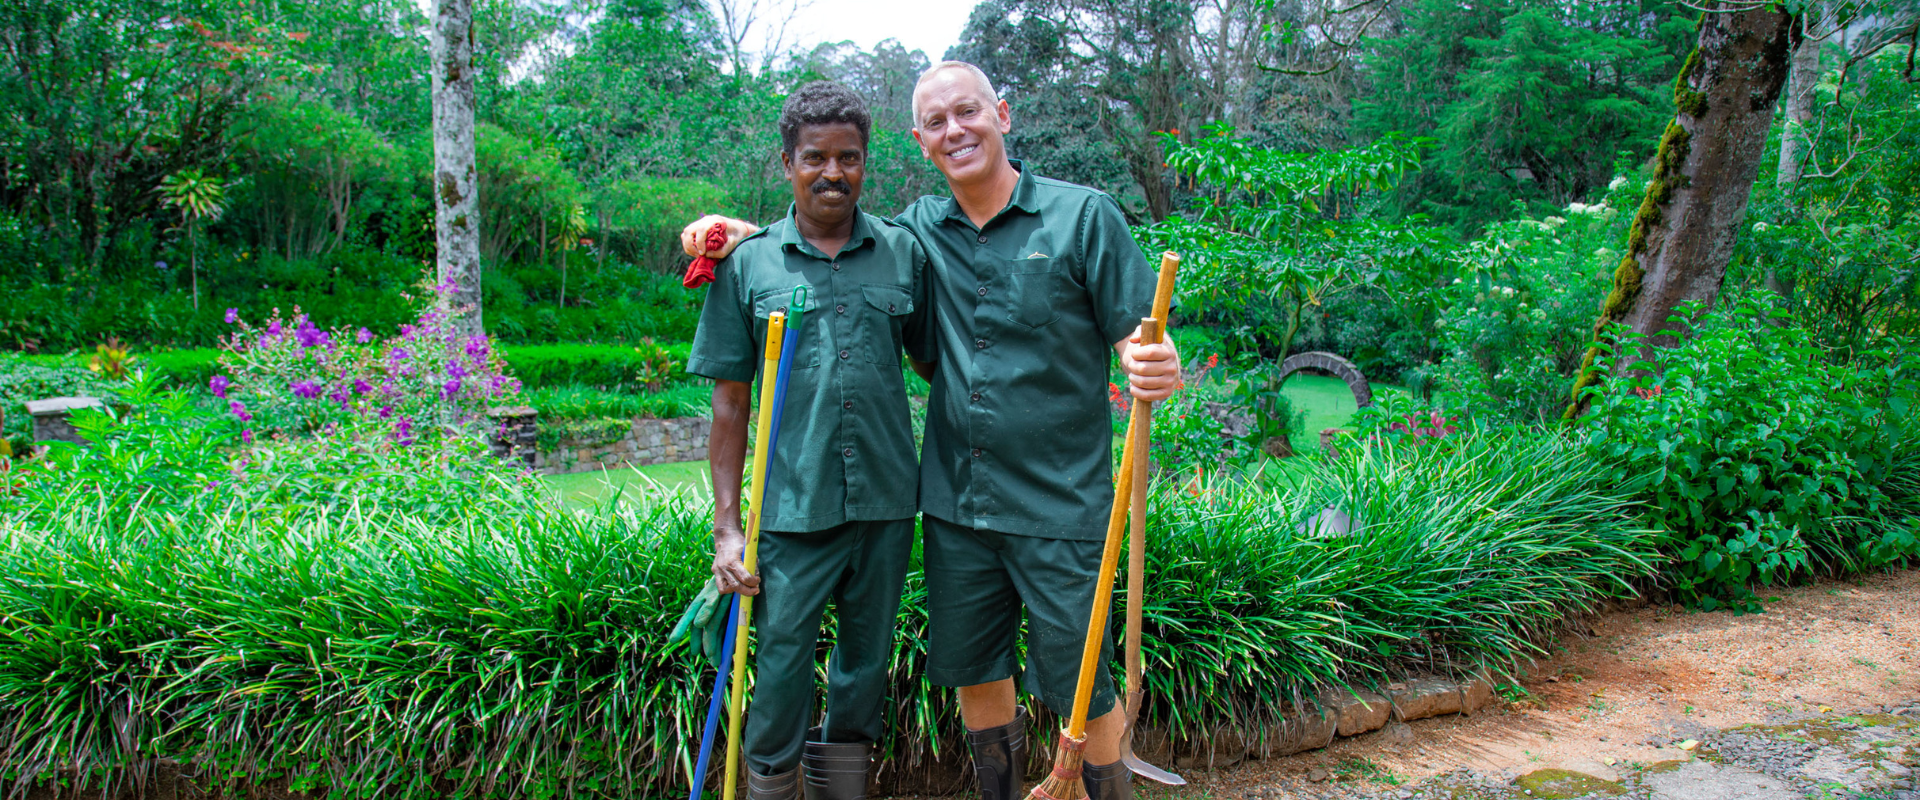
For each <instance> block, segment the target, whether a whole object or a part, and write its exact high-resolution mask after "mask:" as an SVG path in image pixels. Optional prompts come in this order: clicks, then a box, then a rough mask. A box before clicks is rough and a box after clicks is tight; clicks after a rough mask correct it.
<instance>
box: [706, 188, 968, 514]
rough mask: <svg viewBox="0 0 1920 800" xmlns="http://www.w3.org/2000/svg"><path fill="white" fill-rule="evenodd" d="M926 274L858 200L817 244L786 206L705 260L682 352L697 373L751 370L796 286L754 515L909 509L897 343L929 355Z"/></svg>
mask: <svg viewBox="0 0 1920 800" xmlns="http://www.w3.org/2000/svg"><path fill="white" fill-rule="evenodd" d="M928 277H929V276H928V275H927V257H926V252H925V251H924V250H923V249H922V248H921V246H920V244H919V242H918V241H916V240H915V238H914V237H913V235H912V234H911V233H909V232H907V231H906V230H905V229H903V228H901V227H899V226H897V225H895V224H893V223H890V222H888V221H886V220H882V219H879V218H876V217H872V216H869V215H867V214H865V213H860V214H859V215H858V216H857V217H856V218H855V220H854V225H853V236H852V238H850V239H848V240H847V244H846V246H845V247H843V248H841V250H840V254H839V255H838V256H836V257H828V256H827V255H826V254H825V253H822V252H821V251H820V250H819V248H816V247H814V246H813V245H812V244H809V243H808V242H807V241H806V239H804V238H802V237H801V236H800V231H799V229H798V228H797V227H795V224H794V220H793V211H792V210H791V209H789V210H788V211H787V218H786V219H784V220H782V221H780V222H778V223H775V224H773V225H770V226H768V227H767V228H765V229H764V230H761V231H760V232H758V233H756V234H754V235H752V236H749V237H747V238H746V239H743V240H741V242H740V244H739V246H738V247H736V248H735V249H734V251H733V254H732V255H731V256H729V257H728V258H727V259H726V260H724V261H722V262H721V263H720V265H719V266H718V267H716V268H715V270H714V281H713V285H712V286H710V287H708V289H707V301H706V306H705V307H704V308H703V309H701V312H700V328H699V330H698V331H697V332H695V333H694V337H693V351H692V354H691V355H690V356H689V357H688V358H687V371H688V372H691V373H693V374H695V375H704V376H707V377H709V378H718V379H722V380H730V381H741V382H748V381H752V380H753V379H754V376H755V373H757V372H758V371H759V370H760V367H761V358H762V352H761V351H762V349H763V348H764V347H765V345H766V340H767V318H768V317H769V316H770V315H771V314H772V313H773V312H774V311H776V310H782V309H788V307H789V305H790V304H791V302H792V297H793V290H794V287H797V286H807V287H810V290H809V295H810V296H809V298H808V300H807V304H806V306H805V308H804V309H803V314H802V319H801V324H800V329H799V331H798V333H797V334H796V333H795V331H794V330H793V329H792V328H789V329H788V331H787V335H788V336H795V335H797V336H799V337H800V339H799V342H798V343H796V345H795V349H794V356H793V358H794V361H793V366H792V370H791V372H790V373H789V375H788V378H787V395H786V407H785V409H784V410H783V411H782V416H781V421H780V441H779V442H778V443H776V444H775V446H774V461H773V464H772V466H771V467H770V476H769V478H768V487H769V489H768V491H767V497H766V499H765V500H763V501H762V502H763V503H765V510H764V511H763V512H762V513H761V516H760V526H761V528H763V529H765V530H771V531H796V532H799V531H817V530H825V529H827V528H831V527H833V526H835V525H839V524H841V523H843V522H848V521H854V520H890V519H905V518H908V517H912V516H913V514H914V508H915V506H914V499H915V488H916V483H917V479H916V478H917V475H918V470H917V469H916V467H915V464H914V451H913V429H912V426H911V424H910V423H909V421H908V419H907V391H906V384H905V382H904V381H903V379H902V377H901V373H900V352H901V350H902V349H905V350H906V352H907V353H909V354H911V355H912V356H913V357H914V358H917V359H920V360H922V361H932V360H934V353H933V351H932V350H931V347H932V339H931V337H930V336H929V334H928V332H927V328H928V326H929V324H930V322H931V318H932V314H931V312H932V304H931V303H930V302H929V298H928V291H929V285H928ZM788 313H789V319H791V313H792V312H791V311H790V310H789V312H788ZM760 377H761V378H762V379H766V378H769V377H771V376H765V375H763V376H760Z"/></svg>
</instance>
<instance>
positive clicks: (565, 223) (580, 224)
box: [553, 203, 587, 308]
mask: <svg viewBox="0 0 1920 800" xmlns="http://www.w3.org/2000/svg"><path fill="white" fill-rule="evenodd" d="M586 235H587V210H586V209H585V208H584V207H582V206H581V205H580V204H579V203H574V204H573V206H572V207H571V208H569V209H567V212H566V216H564V217H562V218H561V220H560V232H559V233H558V234H556V235H555V236H554V237H553V243H554V245H555V246H557V247H558V248H560V307H561V308H566V307H567V256H568V255H569V254H571V253H572V252H573V249H574V248H576V247H579V246H580V241H581V238H582V237H584V236H586Z"/></svg>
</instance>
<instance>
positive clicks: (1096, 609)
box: [1027, 253, 1180, 800]
mask: <svg viewBox="0 0 1920 800" xmlns="http://www.w3.org/2000/svg"><path fill="white" fill-rule="evenodd" d="M1179 266H1180V257H1179V256H1178V255H1175V254H1173V253H1165V254H1163V255H1162V256H1161V257H1160V283H1159V286H1158V287H1157V288H1156V289H1155V290H1154V298H1153V308H1154V310H1155V311H1156V312H1158V313H1161V314H1165V313H1167V309H1168V308H1169V307H1170V306H1171V305H1172V303H1173V274H1174V272H1175V271H1176V270H1177V269H1178V268H1179ZM1160 338H1161V318H1158V317H1147V318H1145V319H1142V320H1140V341H1141V342H1142V343H1158V342H1159V341H1160ZM1151 409H1152V405H1151V404H1150V403H1141V402H1135V403H1134V404H1133V419H1132V421H1131V422H1130V423H1129V427H1128V429H1127V430H1128V437H1127V442H1126V447H1125V449H1124V450H1123V451H1122V454H1121V457H1120V474H1119V475H1118V476H1117V478H1116V479H1115V481H1114V483H1115V486H1114V491H1113V508H1112V510H1111V511H1110V512H1109V513H1108V515H1107V539H1106V547H1105V548H1103V549H1102V551H1101V553H1100V572H1099V573H1098V574H1099V578H1098V579H1097V580H1096V582H1095V584H1094V590H1093V613H1092V614H1091V615H1090V616H1089V618H1088V620H1087V639H1086V642H1085V644H1084V645H1083V646H1082V648H1081V651H1080V681H1079V683H1078V684H1077V685H1076V686H1075V687H1074V692H1073V713H1072V714H1071V715H1069V716H1068V718H1067V727H1066V729H1065V730H1063V731H1061V732H1060V745H1059V749H1058V750H1057V751H1055V753H1054V758H1053V772H1051V773H1049V774H1048V775H1047V778H1046V780H1043V781H1041V782H1040V785H1038V786H1035V787H1033V791H1032V792H1031V793H1029V794H1028V795H1027V796H1028V798H1029V800H1079V799H1080V798H1082V797H1085V796H1086V786H1085V785H1084V784H1083V783H1082V782H1081V766H1082V761H1083V759H1084V757H1085V751H1086V747H1087V709H1088V706H1090V705H1092V703H1093V676H1094V669H1095V668H1096V667H1097V666H1098V665H1099V663H1100V642H1101V640H1102V639H1103V638H1105V636H1106V632H1107V612H1108V610H1109V609H1111V608H1112V605H1113V573H1114V570H1115V569H1116V568H1118V567H1119V562H1120V535H1121V532H1122V530H1123V529H1124V528H1125V527H1126V521H1127V508H1128V506H1129V505H1130V503H1131V501H1132V494H1133V481H1134V464H1135V463H1144V462H1145V461H1146V458H1147V454H1146V453H1145V452H1144V451H1142V450H1141V449H1140V444H1141V443H1142V442H1144V441H1145V440H1146V437H1145V436H1144V434H1145V432H1146V431H1147V430H1148V429H1149V428H1151V427H1152V425H1153V420H1152V418H1151V417H1150V416H1149V414H1150V413H1151Z"/></svg>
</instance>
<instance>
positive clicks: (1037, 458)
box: [682, 61, 1179, 800]
mask: <svg viewBox="0 0 1920 800" xmlns="http://www.w3.org/2000/svg"><path fill="white" fill-rule="evenodd" d="M913 116H914V129H913V136H914V139H915V141H917V142H918V143H919V145H920V152H921V154H922V155H924V156H925V157H926V158H927V159H928V160H929V161H932V162H933V165H934V166H935V167H936V168H937V169H939V170H940V173H941V174H942V175H944V176H945V177H946V179H947V186H948V188H949V189H950V190H951V191H952V192H953V196H952V197H922V198H920V199H919V200H918V201H916V202H915V203H914V204H913V205H911V206H909V207H908V208H907V209H906V211H904V212H902V213H901V214H900V216H898V217H896V218H895V220H894V221H895V222H896V223H898V224H900V225H902V226H904V227H906V228H907V229H908V230H910V231H912V232H913V233H914V234H915V235H916V236H917V237H918V238H919V240H920V242H921V245H922V246H923V247H924V248H925V249H926V251H927V254H928V260H929V264H930V266H931V268H932V269H931V275H932V277H933V281H932V283H933V291H932V294H933V302H934V312H935V313H934V317H935V319H934V330H935V336H934V338H935V341H936V343H937V345H936V347H935V351H936V352H935V354H934V355H935V358H936V364H935V369H934V375H933V378H932V384H933V394H932V397H931V398H930V401H929V403H928V406H927V412H928V419H927V425H926V439H925V444H924V446H923V450H922V453H921V460H920V512H921V528H922V536H923V547H924V552H925V557H926V576H927V606H928V614H929V620H930V642H929V646H928V655H927V674H928V677H929V678H930V679H931V680H932V681H933V682H935V683H937V684H940V685H944V686H952V687H954V688H955V689H957V690H958V696H959V700H960V713H961V717H962V719H963V720H964V722H965V723H966V726H967V738H968V741H969V745H970V746H971V748H972V751H973V755H974V770H975V773H976V775H977V776H978V778H979V780H980V786H981V794H982V796H983V798H985V800H1017V798H1019V797H1020V796H1021V794H1022V789H1023V787H1022V781H1021V779H1022V777H1023V776H1022V774H1021V773H1022V769H1023V766H1024V764H1025V752H1026V733H1025V731H1026V713H1025V709H1023V708H1021V707H1020V706H1019V705H1018V703H1017V697H1016V691H1015V684H1014V677H1015V676H1017V675H1022V674H1023V673H1024V675H1023V677H1024V681H1023V683H1024V688H1025V690H1026V692H1027V693H1028V694H1029V695H1032V696H1034V697H1037V698H1039V700H1040V701H1041V702H1044V703H1046V704H1047V707H1048V708H1050V709H1052V710H1053V711H1054V712H1055V713H1056V714H1059V715H1060V716H1063V717H1064V716H1066V715H1067V714H1068V713H1069V712H1070V711H1071V709H1072V705H1073V694H1074V690H1075V686H1076V683H1077V682H1078V679H1079V669H1080V653H1081V648H1082V647H1083V645H1084V643H1085V637H1086V625H1087V621H1088V618H1089V615H1090V614H1091V612H1092V606H1093V592H1094V588H1095V579H1096V576H1097V573H1098V572H1099V565H1100V556H1101V550H1102V543H1103V540H1104V538H1105V535H1106V523H1107V514H1108V512H1109V510H1110V509H1111V507H1112V502H1113V484H1112V470H1113V454H1112V437H1113V433H1112V428H1111V425H1110V423H1109V421H1108V414H1109V410H1108V405H1107V400H1106V396H1105V389H1106V383H1107V368H1108V364H1109V363H1110V362H1109V361H1108V359H1109V358H1110V356H1109V355H1108V353H1109V348H1111V350H1112V351H1113V352H1117V353H1118V354H1119V357H1120V363H1121V367H1122V369H1123V370H1125V371H1126V372H1127V374H1128V376H1129V382H1130V383H1131V384H1132V386H1131V391H1132V393H1133V395H1134V397H1136V398H1140V399H1144V400H1156V401H1157V400H1162V399H1165V398H1166V397H1167V396H1168V395H1169V394H1171V392H1172V390H1173V388H1174V386H1175V385H1177V383H1178V380H1179V360H1178V356H1177V354H1176V353H1175V352H1174V351H1173V348H1172V347H1171V346H1170V345H1165V344H1161V345H1152V346H1146V345H1141V344H1140V343H1139V342H1138V332H1139V330H1138V324H1139V321H1140V318H1141V317H1144V316H1146V315H1147V314H1149V313H1150V311H1151V305H1152V300H1153V287H1154V271H1153V268H1152V267H1151V266H1150V265H1149V264H1148V263H1147V260H1146V257H1145V255H1144V254H1143V253H1142V252H1141V250H1140V248H1139V246H1138V245H1137V244H1135V243H1134V241H1133V238H1132V236H1131V233H1130V232H1129V230H1128V228H1127V224H1126V219H1125V217H1124V216H1123V215H1122V213H1121V211H1120V206H1119V204H1117V203H1115V202H1114V200H1113V198H1111V197H1109V196H1107V195H1106V194H1104V193H1102V192H1099V191H1097V190H1094V189H1091V188H1088V187H1084V186H1077V185H1074V184H1070V183H1065V182H1062V181H1056V180H1051V179H1048V178H1044V177H1040V176H1038V175H1035V174H1033V173H1032V172H1031V171H1030V170H1027V169H1025V168H1024V165H1022V164H1021V162H1019V161H1017V160H1013V159H1009V158H1008V157H1007V153H1006V142H1005V136H1006V134H1007V133H1008V132H1009V131H1011V130H1012V114H1011V111H1010V109H1009V108H1008V106H1007V103H1006V101H1004V100H1001V99H1000V98H999V97H998V96H997V95H996V94H995V92H994V90H993V85H992V82H991V81H989V80H988V79H987V76H986V75H985V74H984V73H982V72H981V71H980V69H979V68H978V67H975V66H973V65H971V64H967V63H964V62H957V61H948V62H942V63H940V64H936V65H934V67H933V68H932V69H929V70H927V72H926V73H925V74H923V75H921V76H920V81H919V83H918V85H916V86H915V88H914V94H913ZM723 221H724V222H726V223H727V224H728V226H729V234H730V235H729V237H728V238H729V241H738V240H739V239H740V238H741V237H743V236H746V235H748V234H750V233H752V232H753V231H755V230H757V229H756V228H755V227H754V226H752V225H749V224H747V223H743V222H740V221H738V220H727V219H724V218H720V217H707V218H703V219H701V220H699V221H697V222H695V223H693V224H692V225H690V226H688V228H687V230H686V231H685V232H683V235H682V245H683V246H684V247H685V249H686V250H687V251H688V253H689V254H693V255H698V254H701V252H702V250H703V246H704V242H703V241H702V238H703V235H704V233H705V231H706V229H707V228H708V227H710V226H711V225H712V224H713V223H715V222H723ZM1023 609H1024V611H1025V616H1026V623H1027V625H1026V654H1027V658H1026V663H1025V664H1024V665H1022V664H1020V663H1019V660H1018V658H1017V655H1016V654H1017V652H1018V648H1017V647H1016V643H1017V638H1018V636H1019V631H1020V621H1021V615H1022V610H1023ZM1111 655H1112V643H1111V637H1109V638H1108V640H1107V641H1104V642H1103V644H1102V658H1101V660H1100V661H1099V667H1098V669H1099V674H1097V675H1096V676H1094V696H1093V699H1092V704H1091V706H1090V709H1089V716H1090V717H1091V718H1092V719H1091V720H1090V722H1089V724H1088V726H1087V739H1088V741H1087V744H1086V751H1085V752H1086V766H1085V768H1084V773H1083V774H1084V777H1085V785H1086V788H1087V793H1088V795H1089V796H1090V797H1091V798H1092V799H1093V800H1112V799H1113V798H1129V797H1131V796H1132V785H1131V782H1130V776H1129V774H1128V772H1127V769H1126V766H1125V765H1124V764H1122V763H1120V750H1119V738H1120V734H1121V733H1122V732H1123V728H1124V724H1125V722H1124V717H1123V713H1122V710H1121V709H1120V708H1118V706H1117V704H1116V703H1115V693H1114V690H1113V680H1112V677H1111V675H1110V670H1109V669H1108V667H1107V665H1108V663H1109V662H1110V661H1111ZM1023 666H1024V669H1023Z"/></svg>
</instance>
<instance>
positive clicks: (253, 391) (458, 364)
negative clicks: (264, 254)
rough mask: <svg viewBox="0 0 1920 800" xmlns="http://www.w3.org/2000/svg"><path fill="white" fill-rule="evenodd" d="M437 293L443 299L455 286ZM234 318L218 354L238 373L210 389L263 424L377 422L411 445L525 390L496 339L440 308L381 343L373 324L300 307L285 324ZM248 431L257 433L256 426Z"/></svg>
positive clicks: (462, 426)
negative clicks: (335, 322) (337, 321)
mask: <svg viewBox="0 0 1920 800" xmlns="http://www.w3.org/2000/svg"><path fill="white" fill-rule="evenodd" d="M434 291H435V292H437V293H439V294H440V295H441V296H442V297H445V296H448V295H450V294H451V293H452V291H453V286H452V284H451V283H448V284H443V285H441V286H436V287H434ZM227 321H228V322H231V323H233V324H235V325H237V326H238V329H237V330H236V331H235V332H234V334H233V335H232V336H230V337H228V339H227V340H226V354H225V355H224V356H222V358H221V365H222V366H224V367H226V368H227V370H228V371H229V372H231V373H232V375H231V380H229V376H226V375H216V376H214V377H213V378H212V380H211V381H210V383H209V386H208V388H209V389H210V390H211V391H212V392H213V394H214V395H215V396H216V397H219V398H221V399H223V400H226V401H227V402H228V405H229V407H230V410H231V411H232V413H233V415H234V416H235V417H237V418H238V419H239V420H240V421H241V422H243V423H251V422H253V419H254V417H255V416H260V417H262V419H261V421H260V424H259V426H260V427H263V428H274V429H280V430H294V431H298V432H306V431H314V430H322V429H330V428H333V427H337V426H339V425H342V424H359V425H372V426H376V427H380V428H382V429H384V430H385V431H386V433H387V435H388V436H389V437H390V438H392V440H393V441H395V442H398V443H400V444H412V443H414V442H415V441H417V440H420V439H431V438H434V437H436V436H439V435H460V434H463V433H473V432H475V431H476V430H477V428H476V426H478V425H480V424H481V422H482V420H483V418H484V416H485V414H486V412H487V409H488V407H489V406H492V405H494V404H496V403H503V402H505V401H503V400H502V398H510V397H512V396H514V395H516V394H517V393H518V392H519V391H520V383H519V382H518V381H516V380H514V379H513V378H510V377H508V376H506V375H505V374H504V373H503V372H502V371H501V366H502V364H501V361H500V357H499V355H498V354H496V353H495V352H494V348H493V342H492V340H490V339H488V338H487V336H486V335H485V334H476V335H472V336H467V335H462V334H461V333H460V332H459V331H458V330H457V329H456V328H455V326H454V325H453V322H452V320H451V318H450V317H449V315H448V312H446V311H443V310H441V309H440V308H438V307H435V306H428V307H426V308H425V309H423V310H422V311H421V312H420V316H419V317H418V318H417V319H416V320H415V322H414V324H411V325H401V326H400V332H399V335H397V336H394V337H393V338H391V339H387V340H384V341H382V340H379V339H377V338H376V337H375V336H374V334H373V332H372V331H370V330H368V329H366V328H361V329H359V330H358V331H357V332H350V331H348V330H347V329H345V328H339V329H335V330H332V331H326V330H321V329H320V328H319V327H318V326H316V325H314V324H313V322H312V321H311V320H309V319H307V317H306V315H304V314H301V313H300V310H299V309H298V308H295V309H294V316H293V318H292V319H291V320H287V321H284V322H283V321H282V320H281V318H280V315H279V313H278V312H277V311H276V313H275V314H274V315H273V316H272V317H271V318H269V319H268V320H267V322H266V324H265V325H264V326H263V327H261V328H260V329H258V330H257V331H256V330H255V329H254V327H253V326H252V325H251V324H249V323H247V322H246V321H245V320H243V319H241V318H240V317H239V316H238V315H237V314H235V313H234V312H233V310H232V309H229V310H228V314H227ZM241 435H242V437H243V438H245V439H251V438H252V433H251V431H250V430H243V431H242V432H241Z"/></svg>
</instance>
